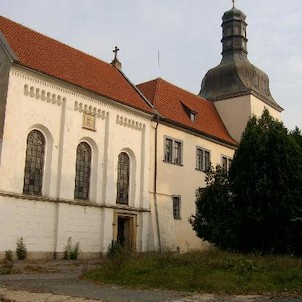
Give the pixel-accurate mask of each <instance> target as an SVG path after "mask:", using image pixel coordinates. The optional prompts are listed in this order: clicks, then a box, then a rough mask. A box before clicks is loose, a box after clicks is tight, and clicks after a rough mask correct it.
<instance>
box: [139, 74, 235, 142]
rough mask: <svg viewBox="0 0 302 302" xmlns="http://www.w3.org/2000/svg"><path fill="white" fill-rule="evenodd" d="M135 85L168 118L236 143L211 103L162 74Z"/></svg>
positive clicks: (188, 127)
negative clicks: (164, 78) (192, 116)
mask: <svg viewBox="0 0 302 302" xmlns="http://www.w3.org/2000/svg"><path fill="white" fill-rule="evenodd" d="M137 87H138V88H139V89H140V90H141V91H142V92H143V94H144V95H145V96H146V97H147V98H148V99H149V101H151V103H152V104H153V105H154V106H155V109H156V110H157V111H158V112H159V113H160V114H161V115H162V116H163V118H164V119H166V120H167V121H170V122H172V123H176V124H180V125H182V126H183V127H185V128H187V129H190V130H193V131H195V132H198V133H201V134H203V135H206V136H210V137H212V138H215V139H218V140H220V141H223V142H225V143H228V144H232V145H237V142H236V141H235V140H233V139H232V138H231V136H230V135H229V133H228V132H227V130H226V128H225V126H224V124H223V122H222V120H221V118H220V116H219V114H218V112H217V110H216V108H215V105H214V103H212V102H210V101H207V100H205V99H203V98H201V97H200V96H197V95H195V94H192V93H190V92H188V91H186V90H183V89H181V88H179V87H177V86H175V85H173V84H170V83H168V82H167V81H165V80H163V79H161V78H158V79H155V80H152V81H149V82H146V83H142V84H139V85H138V86H137ZM190 111H191V112H193V113H195V114H196V121H195V122H193V121H191V119H190V114H189V113H190Z"/></svg>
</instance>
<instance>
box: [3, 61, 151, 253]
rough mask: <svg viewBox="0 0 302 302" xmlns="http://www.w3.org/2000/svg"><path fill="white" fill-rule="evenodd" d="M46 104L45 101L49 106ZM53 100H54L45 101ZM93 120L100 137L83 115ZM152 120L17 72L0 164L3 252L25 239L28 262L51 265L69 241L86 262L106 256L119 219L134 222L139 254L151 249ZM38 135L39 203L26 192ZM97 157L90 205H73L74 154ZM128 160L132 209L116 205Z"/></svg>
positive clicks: (58, 83)
mask: <svg viewBox="0 0 302 302" xmlns="http://www.w3.org/2000/svg"><path fill="white" fill-rule="evenodd" d="M44 96H45V98H44ZM47 96H49V98H47ZM89 110H90V111H92V112H95V114H96V115H95V130H94V131H92V130H88V129H85V128H83V114H84V113H83V111H89ZM150 120H151V115H150V114H146V113H144V112H141V111H138V110H135V109H132V108H130V107H127V106H124V105H120V104H118V103H116V102H113V101H111V100H109V99H106V98H104V97H101V96H97V95H94V94H92V93H90V92H87V91H85V90H82V89H80V88H76V87H73V86H71V85H68V84H66V83H64V82H61V81H58V80H54V79H52V78H50V77H47V76H44V75H41V74H38V73H35V72H33V71H30V70H26V69H25V68H22V67H17V66H15V67H13V68H12V69H11V71H10V73H9V85H8V92H7V101H6V114H5V123H4V131H3V143H2V150H1V162H0V179H1V182H0V228H1V230H2V234H1V237H0V251H1V252H2V255H3V252H4V251H5V250H8V249H11V250H15V248H16V241H17V239H18V238H20V237H21V236H22V237H24V239H25V242H26V246H27V248H28V250H29V251H30V257H31V258H35V257H52V256H53V255H60V253H63V251H64V249H65V245H66V242H67V239H68V237H71V238H72V241H73V242H74V243H75V242H79V243H80V250H81V255H82V257H95V256H97V255H99V254H100V253H103V252H106V251H107V248H108V246H109V244H110V243H111V241H112V240H114V239H116V238H114V236H116V234H117V231H116V230H115V228H116V222H115V221H114V218H115V217H116V215H117V214H123V213H124V215H130V216H131V215H132V216H131V217H134V218H135V221H136V223H135V226H134V227H135V243H134V245H135V247H136V249H137V250H139V251H145V250H149V249H150V245H152V240H151V241H150V236H151V235H152V234H150V230H151V228H150V223H151V222H150V221H149V219H150V207H149V196H148V184H149V181H148V178H149V157H150V154H149V152H150V151H149V150H150V146H149V144H150V140H149V133H150ZM33 129H37V130H39V131H40V132H42V133H43V135H44V136H45V140H46V151H45V163H44V176H43V186H42V196H41V197H39V196H26V195H24V194H23V193H22V192H23V181H24V163H25V154H26V139H27V135H28V133H29V132H30V131H31V130H33ZM82 141H84V142H87V143H88V144H89V145H90V147H91V149H92V163H91V178H90V193H89V201H77V200H74V185H75V161H76V148H77V145H78V144H79V143H80V142H82ZM122 151H123V152H126V153H127V154H128V155H129V157H130V190H129V206H123V205H117V204H116V181H117V161H118V155H119V153H120V152H122Z"/></svg>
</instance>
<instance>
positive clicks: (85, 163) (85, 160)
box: [74, 142, 91, 199]
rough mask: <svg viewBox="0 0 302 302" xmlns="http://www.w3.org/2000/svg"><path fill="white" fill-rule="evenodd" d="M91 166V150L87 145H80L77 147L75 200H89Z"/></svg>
mask: <svg viewBox="0 0 302 302" xmlns="http://www.w3.org/2000/svg"><path fill="white" fill-rule="evenodd" d="M90 165H91V148H90V146H89V145H88V144H87V143H84V142H82V143H80V144H79V145H78V147H77V159H76V176H75V188H74V198H75V199H88V198H89V180H90Z"/></svg>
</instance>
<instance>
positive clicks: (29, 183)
mask: <svg viewBox="0 0 302 302" xmlns="http://www.w3.org/2000/svg"><path fill="white" fill-rule="evenodd" d="M222 27H223V38H222V43H223V52H222V55H223V58H222V61H221V63H220V64H219V65H218V66H217V67H215V68H213V69H211V70H210V71H209V72H208V73H207V74H206V76H205V77H204V80H203V83H202V87H201V91H200V94H199V95H198V96H197V95H194V94H192V93H190V92H188V91H185V90H184V89H182V88H180V87H177V86H175V85H173V84H171V83H169V82H168V81H166V80H164V79H161V78H158V79H155V80H151V81H148V82H146V83H142V84H139V85H138V86H135V85H133V84H132V83H131V81H130V80H129V79H128V78H127V77H126V76H125V75H124V73H123V72H122V65H121V63H120V62H119V60H118V57H117V52H118V49H117V48H115V50H114V52H115V57H114V60H113V61H112V62H111V64H108V63H105V62H103V61H101V60H99V59H97V58H94V57H92V56H90V55H87V54H85V53H83V52H81V51H79V50H76V49H74V48H71V47H69V46H67V45H65V44H63V43H60V42H58V41H56V40H54V39H51V38H49V37H47V36H44V35H42V34H40V33H38V32H35V31H33V30H31V29H29V28H26V27H24V26H22V25H20V24H18V23H15V22H13V21H11V20H9V19H7V18H4V17H0V30H1V35H0V63H1V64H0V78H1V81H0V228H1V230H2V232H1V236H0V258H1V257H4V252H5V250H8V249H11V250H14V249H15V247H16V242H17V240H18V238H20V237H23V238H24V240H25V243H26V247H27V249H28V251H29V257H30V258H32V259H34V258H53V257H62V256H63V253H64V249H65V246H66V244H67V241H68V238H71V240H72V242H74V243H76V242H79V244H80V251H81V252H80V257H82V258H92V257H98V256H99V255H100V254H102V253H105V252H106V251H107V249H108V246H109V245H110V243H111V242H112V241H119V242H120V243H122V244H128V245H130V246H132V247H133V248H135V249H136V250H137V251H143V252H144V251H151V250H178V251H182V252H185V251H188V250H191V249H202V248H206V247H207V246H208V244H207V243H206V242H203V241H202V240H200V239H199V238H197V237H196V235H195V232H194V231H193V230H192V228H191V226H190V224H189V221H188V219H189V217H190V216H191V215H192V214H194V213H195V190H196V189H197V188H198V187H200V186H204V185H205V172H206V171H207V169H208V168H209V167H210V165H211V164H212V165H214V166H215V165H217V164H221V165H222V166H223V167H224V168H225V169H226V170H227V169H228V168H229V166H230V164H231V161H232V157H233V155H234V152H235V150H236V147H237V145H238V141H239V140H240V136H241V133H242V131H243V130H244V127H245V125H246V123H247V121H248V118H249V117H250V116H251V115H252V114H256V115H260V114H261V113H262V111H263V109H264V108H268V109H269V111H270V112H271V114H272V115H273V116H275V117H278V118H280V115H279V113H280V112H281V111H282V108H281V107H280V106H279V105H278V104H277V103H276V102H275V101H274V99H273V98H272V96H271V94H270V91H269V83H268V77H267V76H266V75H265V74H264V73H263V72H262V71H260V70H259V69H258V68H256V67H254V66H253V65H252V64H251V63H249V61H248V59H247V48H246V43H247V38H246V23H245V15H244V14H243V13H242V12H241V11H240V10H238V9H236V8H235V7H233V8H232V9H231V10H230V11H228V12H226V13H225V14H224V16H223V24H222Z"/></svg>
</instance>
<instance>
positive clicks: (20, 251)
mask: <svg viewBox="0 0 302 302" xmlns="http://www.w3.org/2000/svg"><path fill="white" fill-rule="evenodd" d="M16 255H17V259H18V260H25V259H26V257H27V249H26V245H25V243H24V239H23V237H20V238H19V239H18V240H17V249H16Z"/></svg>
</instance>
